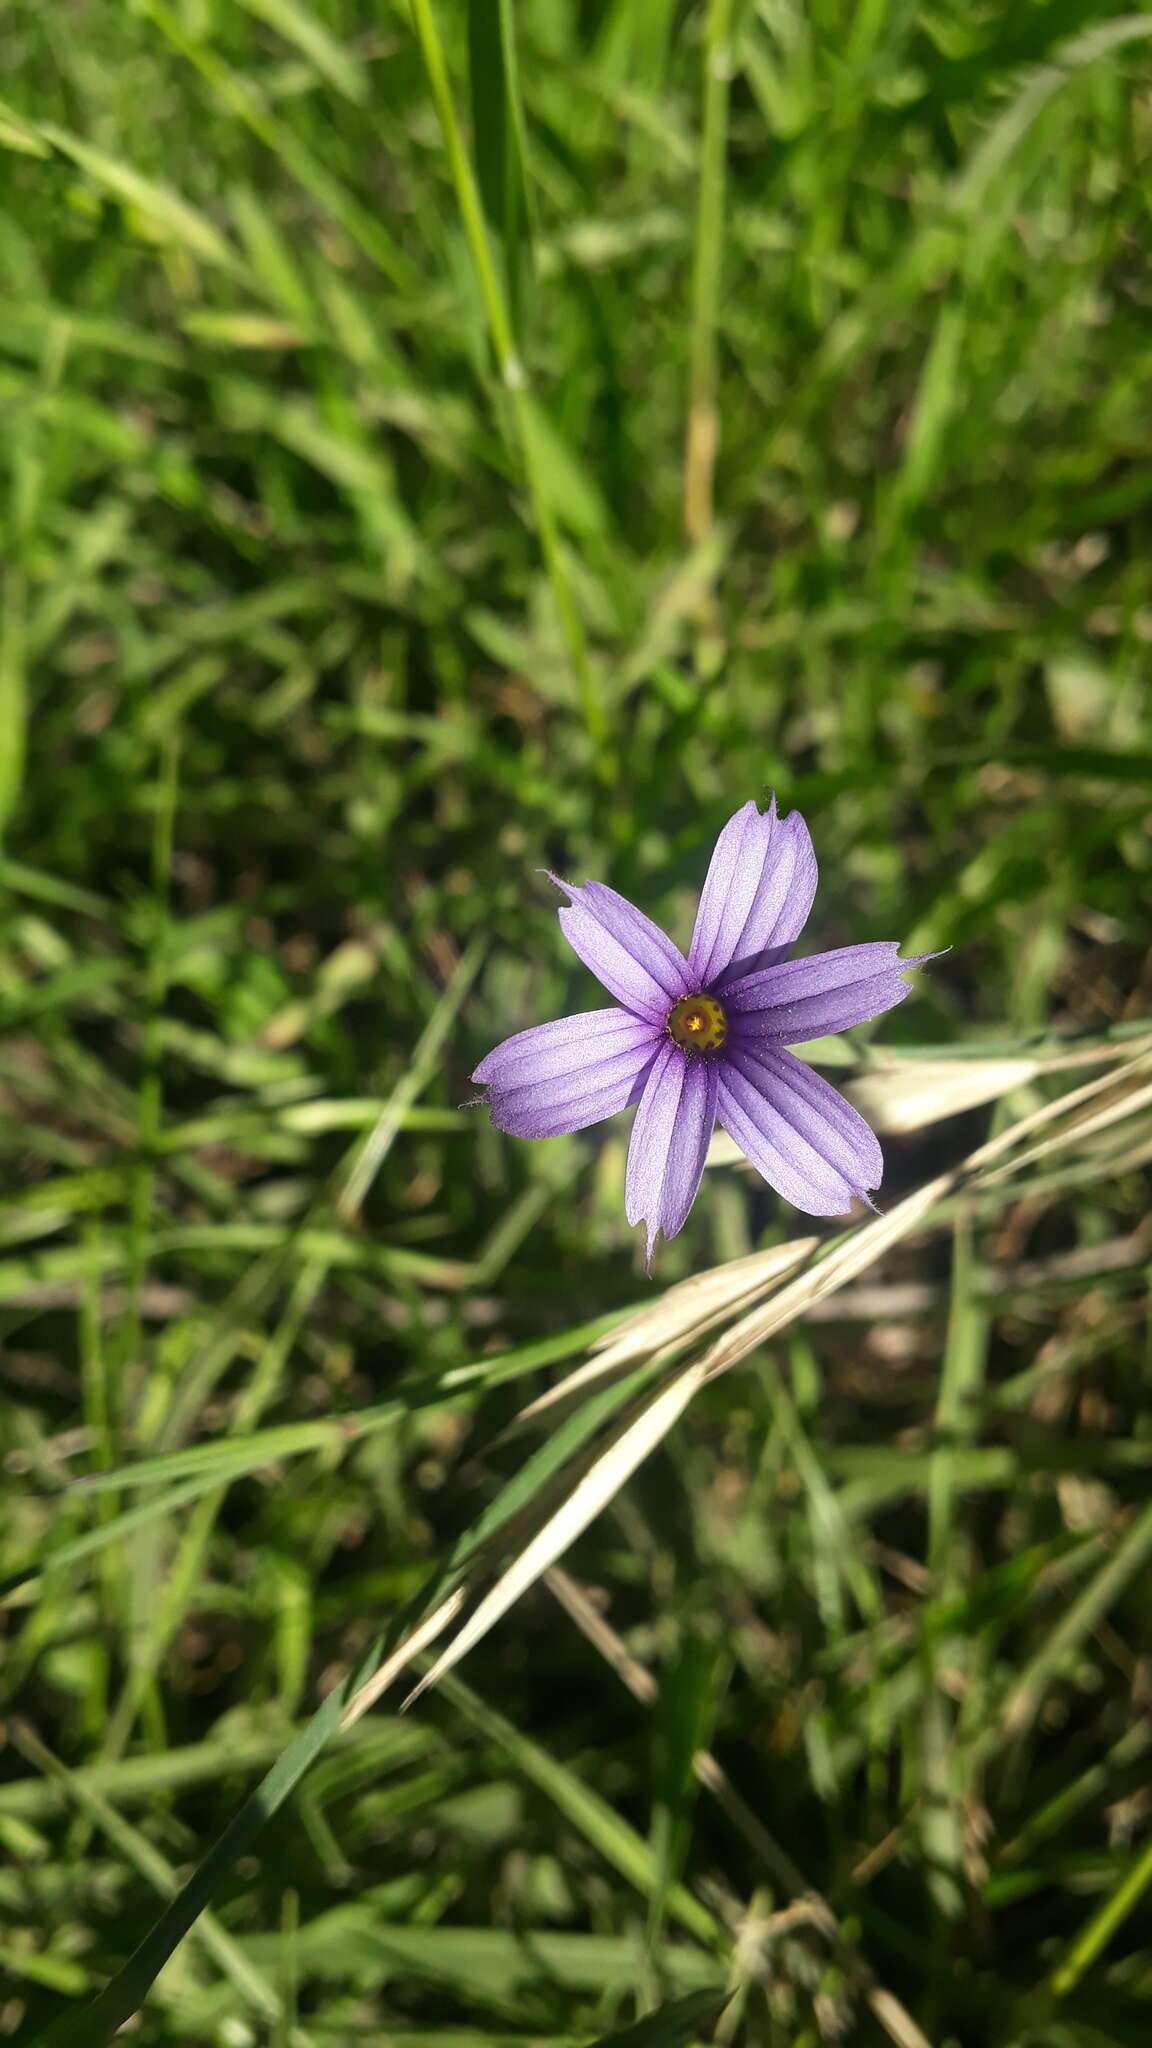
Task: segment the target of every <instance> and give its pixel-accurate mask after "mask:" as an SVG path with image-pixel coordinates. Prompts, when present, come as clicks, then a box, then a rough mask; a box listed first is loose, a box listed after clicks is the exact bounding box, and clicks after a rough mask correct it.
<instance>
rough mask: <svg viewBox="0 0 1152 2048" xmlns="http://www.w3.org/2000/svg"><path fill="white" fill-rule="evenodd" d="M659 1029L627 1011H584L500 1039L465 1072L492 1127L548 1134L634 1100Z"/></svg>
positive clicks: (579, 1127)
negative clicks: (483, 1099) (478, 1088)
mask: <svg viewBox="0 0 1152 2048" xmlns="http://www.w3.org/2000/svg"><path fill="white" fill-rule="evenodd" d="M659 1044H660V1033H659V1031H658V1029H656V1028H655V1027H654V1026H653V1025H651V1024H647V1023H644V1022H642V1021H641V1020H640V1019H639V1018H637V1017H633V1016H631V1015H630V1014H629V1012H628V1011H627V1010H616V1009H612V1010H588V1011H586V1012H585V1013H584V1014H583V1015H582V1016H579V1017H560V1018H557V1020H556V1022H555V1023H552V1024H536V1025H534V1026H533V1027H532V1029H531V1030H529V1031H518V1032H517V1033H516V1035H515V1037H513V1038H506V1039H505V1040H504V1043H503V1044H502V1045H498V1046H497V1047H496V1048H495V1050H494V1051H493V1052H490V1053H489V1054H488V1056H487V1058H486V1059H483V1060H481V1062H480V1065H479V1066H478V1067H477V1069H476V1072H475V1073H474V1074H473V1076H472V1078H473V1080H474V1081H481V1082H483V1083H484V1084H485V1086H486V1087H487V1089H488V1107H489V1110H490V1112H491V1116H492V1121H493V1123H494V1124H495V1126H496V1128H497V1130H498V1131H509V1132H510V1133H511V1134H512V1136H513V1137H516V1138H554V1137H557V1136H559V1135H560V1133H561V1132H565V1131H583V1130H586V1129H587V1128H588V1125H589V1124H598V1123H600V1121H601V1120H602V1118H604V1117H606V1116H614V1115H615V1114H616V1111H617V1110H619V1109H626V1108H627V1107H628V1104H629V1103H630V1102H633V1101H635V1100H636V1097H637V1095H638V1094H639V1091H640V1087H641V1085H642V1082H643V1079H644V1075H645V1073H646V1072H647V1069H648V1066H649V1064H650V1063H651V1060H652V1056H653V1053H654V1052H655V1051H656V1048H657V1046H658V1045H659Z"/></svg>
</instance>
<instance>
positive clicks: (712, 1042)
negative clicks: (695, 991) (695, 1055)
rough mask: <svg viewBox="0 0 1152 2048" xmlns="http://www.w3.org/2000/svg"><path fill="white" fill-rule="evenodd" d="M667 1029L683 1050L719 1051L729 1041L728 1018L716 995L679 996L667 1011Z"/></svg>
mask: <svg viewBox="0 0 1152 2048" xmlns="http://www.w3.org/2000/svg"><path fill="white" fill-rule="evenodd" d="M668 1031H669V1034H670V1036H671V1037H672V1039H673V1040H674V1041H675V1043H676V1044H677V1045H678V1046H680V1047H681V1048H682V1049H683V1051H684V1052H719V1051H720V1050H721V1048H722V1047H723V1046H725V1045H727V1043H728V1019H727V1017H726V1016H725V1014H724V1011H723V1010H722V1008H721V1006H720V1004H719V1003H718V1002H717V1001H716V998H715V996H681V998H680V1001H679V1002H678V1003H677V1004H676V1005H675V1007H674V1008H673V1009H672V1010H670V1011H669V1014H668Z"/></svg>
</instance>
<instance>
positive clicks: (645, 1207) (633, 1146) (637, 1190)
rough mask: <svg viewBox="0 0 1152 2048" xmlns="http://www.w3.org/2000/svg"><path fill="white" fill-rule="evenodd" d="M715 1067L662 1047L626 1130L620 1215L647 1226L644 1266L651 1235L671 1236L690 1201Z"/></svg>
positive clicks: (711, 1105) (702, 1154) (702, 1155)
mask: <svg viewBox="0 0 1152 2048" xmlns="http://www.w3.org/2000/svg"><path fill="white" fill-rule="evenodd" d="M719 1080H720V1063H719V1062H718V1061H714V1060H705V1059H689V1058H687V1057H686V1056H685V1054H684V1053H682V1052H681V1051H680V1049H679V1047H678V1046H675V1045H671V1044H668V1043H665V1044H664V1045H663V1046H661V1048H660V1050H659V1051H658V1052H657V1054H656V1057H655V1059H654V1060H653V1062H652V1065H651V1067H650V1068H649V1071H648V1077H647V1079H646V1081H645V1083H644V1093H643V1095H642V1096H641V1098H640V1106H639V1108H638V1109H637V1111H636V1121H635V1123H634V1124H633V1126H632V1138H631V1142H630V1144H629V1146H628V1172H627V1176H626V1179H625V1183H624V1213H625V1215H626V1216H627V1218H628V1221H629V1223H641V1222H643V1223H646V1224H647V1226H648V1255H647V1256H648V1264H649V1266H651V1263H652V1253H653V1251H654V1250H655V1247H656V1234H657V1232H658V1231H663V1233H664V1236H665V1237H666V1238H668V1237H675V1236H676V1233H677V1231H678V1230H681V1229H682V1228H683V1226H684V1221H685V1218H686V1217H687V1215H688V1211H689V1210H690V1208H691V1207H692V1204H693V1202H694V1201H695V1199H696V1191H697V1189H698V1188H699V1186H700V1177H701V1175H702V1174H703V1172H704V1161H705V1159H706V1158H707V1156H708V1145H709V1141H710V1139H711V1136H712V1129H713V1126H714V1124H715V1122H716V1100H717V1090H718V1085H719Z"/></svg>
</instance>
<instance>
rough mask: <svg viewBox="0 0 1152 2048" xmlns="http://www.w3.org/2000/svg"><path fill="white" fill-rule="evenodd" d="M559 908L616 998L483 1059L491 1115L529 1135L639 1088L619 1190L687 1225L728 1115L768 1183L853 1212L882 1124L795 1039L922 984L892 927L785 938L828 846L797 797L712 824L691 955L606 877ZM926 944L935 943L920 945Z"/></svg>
mask: <svg viewBox="0 0 1152 2048" xmlns="http://www.w3.org/2000/svg"><path fill="white" fill-rule="evenodd" d="M552 879H553V880H554V881H556V882H557V885H558V887H559V888H561V889H563V891H564V893H565V895H566V896H567V897H568V903H567V905H566V906H565V908H564V909H563V910H561V911H560V913H559V916H560V923H561V926H562V927H563V930H564V936H565V938H566V939H567V940H568V943H569V945H570V946H571V947H572V950H573V952H574V953H577V954H579V956H580V958H581V960H583V961H584V963H585V966H587V967H590V968H591V969H592V972H593V974H595V975H596V976H597V978H598V979H599V980H600V981H601V982H602V983H603V985H604V987H605V988H606V989H607V990H608V993H609V995H611V996H615V998H616V1003H615V1005H614V1006H613V1007H612V1008H611V1009H607V1010H588V1011H585V1012H584V1013H583V1014H582V1015H581V1016H578V1017H561V1018H559V1019H558V1020H557V1021H556V1023H554V1024H537V1025H535V1026H533V1028H532V1029H531V1030H529V1031H518V1032H517V1033H516V1035H515V1037H513V1038H506V1039H505V1040H504V1043H503V1045H498V1046H497V1047H496V1050H495V1051H494V1052H490V1053H489V1054H488V1057H487V1059H484V1060H481V1062H480V1065H479V1066H478V1067H477V1069H476V1072H475V1073H474V1074H473V1076H472V1079H473V1080H474V1081H481V1082H483V1083H484V1085H485V1086H486V1087H487V1089H488V1106H489V1109H490V1110H491V1113H492V1121H493V1123H494V1124H495V1125H496V1128H497V1129H498V1130H501V1131H510V1132H511V1133H512V1135H513V1136H514V1137H518V1138H551V1137H555V1136H557V1135H558V1134H559V1133H560V1132H562V1131H582V1130H585V1129H587V1127H588V1125H589V1124H597V1123H599V1122H600V1120H601V1118H602V1117H606V1116H613V1115H614V1114H615V1112H616V1111H617V1110H619V1109H627V1108H628V1107H629V1105H630V1104H632V1103H636V1104H637V1105H638V1107H637V1110H636V1119H635V1122H634V1123H633V1126H632V1137H631V1141H630V1143H629V1147H628V1173H627V1179H626V1183H625V1195H624V1206H625V1210H626V1213H627V1216H628V1221H629V1223H640V1222H643V1223H645V1224H646V1225H647V1227H648V1262H649V1265H650V1264H651V1261H652V1252H653V1249H654V1247H655V1243H656V1236H657V1233H658V1232H660V1231H662V1232H663V1234H664V1236H665V1237H666V1238H669V1237H675V1236H676V1233H677V1231H679V1230H681V1229H682V1228H683V1226H684V1222H685V1219H686V1218H687V1215H688V1211H689V1210H690V1208H691V1207H692V1204H693V1202H694V1201H695V1199H696V1191H697V1189H698V1188H699V1186H700V1179H701V1175H702V1174H703V1171H704V1160H705V1157H706V1155H707V1151H708V1145H709V1141H710V1139H711V1137H712V1131H713V1127H714V1125H715V1124H717V1123H720V1124H722V1125H723V1127H724V1129H725V1130H726V1131H727V1132H728V1133H729V1135H730V1136H731V1137H732V1138H734V1139H735V1141H736V1143H737V1144H738V1145H739V1146H740V1148H741V1150H742V1151H743V1152H744V1153H745V1154H746V1155H747V1157H748V1158H749V1160H750V1161H751V1162H752V1165H753V1166H755V1167H756V1168H757V1169H758V1171H759V1172H760V1173H762V1174H763V1176H764V1178H765V1180H766V1181H767V1182H768V1184H769V1186H770V1187H773V1188H775V1189H776V1192H777V1193H778V1194H781V1195H783V1196H784V1198H785V1200H786V1201H789V1202H791V1203H793V1204H794V1206H795V1207H796V1208H797V1209H802V1210H804V1211H805V1212H806V1213H807V1214H808V1215H810V1216H842V1215H843V1214H844V1213H845V1211H846V1210H847V1209H848V1207H849V1205H850V1203H851V1202H852V1199H853V1197H854V1196H861V1197H864V1198H865V1199H866V1198H867V1194H868V1191H869V1190H870V1189H872V1188H876V1187H878V1186H879V1185H880V1177H881V1174H882V1173H883V1170H884V1162H883V1159H882V1157H881V1153H880V1147H879V1145H878V1144H877V1142H876V1139H875V1137H874V1136H873V1134H872V1132H871V1131H870V1130H869V1128H868V1125H867V1124H866V1123H865V1122H864V1119H863V1117H861V1116H859V1115H858V1114H857V1112H856V1111H855V1110H854V1109H853V1108H852V1106H851V1104H850V1103H848V1102H845V1100H844V1097H843V1096H842V1095H840V1094H838V1093H837V1091H836V1089H835V1088H833V1087H831V1086H830V1085H829V1083H828V1082H827V1081H825V1080H823V1079H822V1078H821V1076H820V1075H819V1074H817V1073H814V1072H813V1070H812V1068H811V1067H808V1066H805V1064H804V1062H803V1061H802V1060H798V1059H795V1058H793V1056H792V1054H791V1053H790V1052H787V1051H785V1047H786V1046H789V1045H800V1044H803V1042H804V1041H805V1040H806V1039H809V1038H822V1037H823V1036H824V1035H825V1033H826V1032H831V1031H843V1030H845V1029H847V1027H848V1026H849V1025H852V1024H863V1023H865V1022H866V1021H867V1020H868V1018H870V1017H878V1016H879V1015H880V1013H881V1011H882V1010H891V1009H892V1008H893V1007H894V1006H895V1004H897V1003H901V1002H903V1000H904V998H905V996H906V995H908V994H910V993H911V991H910V988H909V984H908V983H907V982H906V981H905V980H904V978H903V976H904V970H905V969H906V968H908V967H915V966H917V965H919V961H918V960H900V959H899V958H898V957H897V956H898V952H899V945H898V942H897V941H896V940H892V939H880V940H875V941H873V942H871V943H869V944H868V945H863V946H841V947H838V948H837V950H836V951H835V952H832V953H815V954H813V955H812V957H811V958H810V959H807V960H790V959H789V958H788V957H787V956H788V953H789V951H790V949H791V947H792V945H793V943H794V941H795V940H796V939H797V938H798V937H799V934H800V933H801V931H802V930H803V928H804V925H805V923H806V921H807V918H808V912H809V910H810V909H811V907H812V898H813V896H814V895H815V893H816V856H815V854H814V852H813V850H812V841H811V838H810V836H809V833H808V827H807V825H806V824H805V823H804V820H803V818H802V817H801V816H800V813H799V812H798V811H792V812H791V813H790V815H789V816H788V817H786V818H778V817H777V815H776V800H775V798H773V799H772V805H771V808H770V809H769V810H768V811H767V812H765V813H763V814H762V813H761V812H760V811H758V810H757V807H756V805H755V804H754V803H747V804H745V805H744V808H743V809H742V810H739V811H737V813H736V815H735V817H734V818H729V820H728V823H727V824H726V825H725V827H724V829H723V831H722V832H721V834H720V837H719V839H718V840H717V841H716V845H715V848H714V850H713V854H712V859H711V862H710V864H709V868H708V875H707V879H706V881H705V883H704V893H703V895H702V896H701V898H700V907H699V909H698V911H697V913H696V929H695V931H694V932H693V934H692V944H691V946H690V948H689V951H688V958H687V959H685V958H684V955H683V954H682V953H681V952H680V951H679V949H678V948H677V947H676V946H674V945H673V944H672V941H671V939H668V938H665V936H664V933H663V932H662V931H660V930H659V929H658V927H657V926H656V925H654V924H653V923H652V922H651V920H650V919H649V918H647V917H645V916H644V913H643V912H642V911H640V910H636V909H635V908H634V907H633V905H632V904H631V903H629V902H628V901H627V900H626V898H625V897H623V896H618V895H617V894H616V891H615V889H609V888H607V887H606V886H605V884H604V883H603V882H585V883H584V884H583V886H582V887H579V888H577V887H573V886H572V884H571V883H569V882H561V881H559V878H558V877H557V876H553V877H552ZM924 957H927V956H924Z"/></svg>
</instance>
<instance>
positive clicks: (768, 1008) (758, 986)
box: [724, 939, 920, 1045]
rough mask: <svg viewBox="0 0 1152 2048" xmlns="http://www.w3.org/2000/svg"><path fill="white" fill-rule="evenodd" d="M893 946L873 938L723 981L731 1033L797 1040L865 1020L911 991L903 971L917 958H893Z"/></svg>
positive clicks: (741, 1036) (782, 1041)
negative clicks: (859, 944) (856, 944)
mask: <svg viewBox="0 0 1152 2048" xmlns="http://www.w3.org/2000/svg"><path fill="white" fill-rule="evenodd" d="M899 951H900V947H899V943H898V941H897V940H895V939H876V940H872V941H870V942H869V943H868V944H866V945H863V946H838V947H836V948H835V949H834V950H833V951H832V952H829V953H814V954H813V955H812V956H811V958H809V959H807V960H781V961H778V962H777V963H776V965H775V966H773V967H765V968H762V969H761V970H760V971H759V972H758V973H753V974H746V975H742V976H741V977H740V979H739V980H737V981H729V982H727V983H726V985H725V989H724V1007H725V1009H726V1010H727V1012H728V1016H729V1018H730V1020H731V1023H732V1027H733V1036H734V1037H735V1038H739V1039H740V1040H741V1041H744V1040H746V1039H752V1040H753V1041H755V1040H759V1039H764V1038H769V1039H775V1040H776V1041H777V1042H778V1043H779V1044H781V1045H802V1044H803V1043H804V1041H805V1039H808V1038H822V1037H824V1035H825V1033H827V1032H831V1031H847V1030H848V1028H849V1026H850V1025H852V1024H866V1023H867V1022H868V1019H869V1018H870V1017H878V1016H879V1015H880V1014H881V1012H882V1011H883V1010H892V1009H894V1008H895V1007H896V1004H897V1003H902V1002H903V1001H904V998H905V996H907V995H911V993H912V989H911V985H910V984H909V983H908V982H906V981H905V980H904V974H905V972H906V970H907V969H908V968H910V967H916V966H919V964H920V962H919V959H913V960H901V959H899V957H898V955H899Z"/></svg>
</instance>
